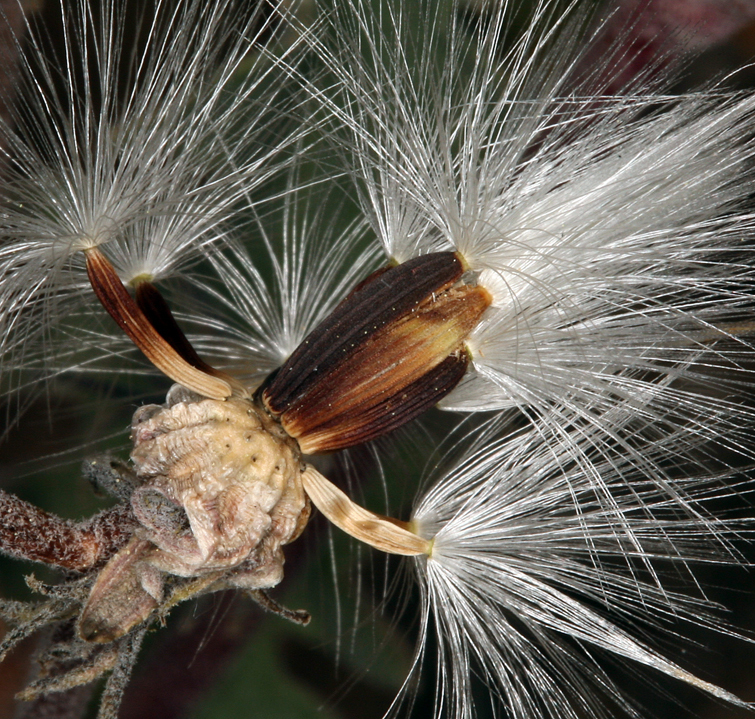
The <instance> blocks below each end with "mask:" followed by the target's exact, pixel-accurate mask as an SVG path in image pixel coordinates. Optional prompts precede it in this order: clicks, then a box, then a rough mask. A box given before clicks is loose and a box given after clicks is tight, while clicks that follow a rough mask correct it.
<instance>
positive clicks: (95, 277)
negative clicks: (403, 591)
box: [1, 247, 490, 716]
mask: <svg viewBox="0 0 755 719" xmlns="http://www.w3.org/2000/svg"><path fill="white" fill-rule="evenodd" d="M85 255H86V262H87V272H88V276H89V279H90V282H91V285H92V287H93V289H94V291H95V293H96V295H97V297H98V298H99V300H100V301H101V303H102V305H103V306H104V307H105V309H106V310H107V311H108V313H109V314H110V315H111V316H112V317H113V319H114V320H115V321H116V322H117V323H118V325H119V326H120V327H121V328H122V329H123V331H124V332H125V333H126V334H127V335H128V336H129V337H130V338H131V339H132V341H133V342H134V343H135V344H136V345H137V346H138V347H139V348H140V349H141V350H142V351H143V353H144V354H145V356H146V357H147V358H148V359H149V360H150V361H151V362H152V363H153V364H154V365H155V366H156V367H157V368H159V369H160V370H161V371H162V372H164V373H165V374H166V375H167V376H168V377H170V378H171V379H173V380H174V381H175V382H176V383H177V384H176V385H174V386H173V388H172V389H171V390H170V392H169V393H168V395H167V398H166V402H165V404H163V405H146V406H143V407H140V408H139V409H138V410H137V411H136V413H135V414H134V417H133V420H132V425H131V440H132V442H133V449H132V451H131V458H130V459H131V463H130V465H128V466H127V465H124V464H121V463H118V462H116V461H113V460H109V459H102V460H98V461H93V462H90V463H88V464H87V465H86V473H87V474H89V475H90V477H91V478H92V479H93V480H94V481H95V483H96V484H97V485H98V486H99V487H101V488H103V489H104V490H105V491H108V492H109V493H110V494H112V495H113V496H115V497H117V498H118V499H119V500H121V502H120V503H119V504H118V505H116V506H115V507H114V508H112V509H110V510H106V511H105V512H102V513H100V514H99V515H97V516H96V517H94V518H93V519H91V520H88V521H86V522H82V523H79V524H73V523H70V522H66V521H63V520H61V519H59V518H57V517H54V516H51V515H48V514H46V513H44V512H42V511H40V510H39V509H37V508H35V507H33V506H31V505H28V504H26V503H24V502H21V500H18V499H16V498H13V497H11V496H9V495H7V496H4V497H3V499H4V501H5V506H6V511H5V512H4V515H5V516H6V517H8V518H9V522H8V523H3V530H2V531H3V536H2V549H3V550H4V551H6V552H8V553H11V554H15V555H16V556H20V557H22V558H25V559H30V560H35V561H40V562H43V563H45V564H47V565H51V566H54V567H59V568H62V569H65V570H68V571H69V572H72V573H73V574H72V575H71V576H74V578H73V579H69V580H68V581H65V582H64V583H63V584H62V585H61V586H60V587H55V588H49V587H45V586H43V585H41V584H40V583H39V582H37V581H36V580H34V579H33V578H32V579H30V580H29V581H30V586H31V587H32V588H33V589H34V590H35V591H37V592H40V593H42V594H43V595H45V600H44V601H43V602H41V603H40V604H38V605H33V606H29V605H25V604H19V603H6V604H5V605H3V607H2V608H1V611H2V613H3V615H4V617H5V618H6V619H7V620H8V621H9V622H10V623H11V624H13V625H14V626H15V627H16V628H15V629H14V631H12V632H11V633H10V634H9V635H8V637H7V638H6V640H5V642H4V644H3V646H2V651H3V652H6V651H7V650H8V649H9V648H10V647H12V646H13V645H14V644H15V643H17V642H18V641H19V640H20V639H21V638H23V637H25V636H27V635H28V634H30V633H31V632H34V631H36V630H37V629H38V628H40V627H41V626H44V625H46V624H49V623H51V622H57V623H59V625H60V629H59V631H58V634H57V635H56V636H55V638H54V639H53V640H52V641H53V644H52V647H51V650H50V651H51V652H53V653H54V654H56V656H57V655H60V654H61V652H62V654H63V655H65V656H66V657H67V658H68V659H67V660H66V662H64V663H63V664H61V663H60V662H58V663H53V664H52V665H50V664H49V662H47V660H45V659H44V657H43V660H42V665H43V667H44V666H48V665H49V666H52V667H53V668H52V669H48V670H47V671H46V672H45V671H44V670H43V672H42V676H41V678H40V679H38V680H37V681H36V682H35V683H34V684H33V685H31V686H30V687H29V688H28V689H26V690H25V691H24V692H22V694H21V695H20V697H21V698H22V699H31V698H34V697H36V696H38V695H39V694H40V693H45V692H55V691H63V690H66V689H70V688H71V687H74V686H77V685H79V684H82V683H87V682H90V681H92V680H93V679H94V678H96V677H97V676H99V675H101V674H103V673H106V672H111V673H112V674H111V678H110V680H109V683H108V686H107V689H106V690H105V700H104V703H103V707H102V710H101V712H102V713H101V716H110V715H111V714H110V713H109V712H111V707H116V708H117V705H118V701H119V699H118V698H119V696H120V694H121V693H122V691H123V686H124V684H125V680H126V679H127V677H128V674H129V672H130V670H131V666H132V665H133V661H134V658H135V655H136V652H137V650H138V647H139V645H140V643H141V641H142V638H143V636H144V633H145V631H146V629H147V628H148V627H149V626H151V625H152V624H154V623H159V622H162V621H164V619H165V617H166V615H167V614H168V612H169V611H170V609H171V608H172V607H174V606H175V605H176V604H178V603H179V602H182V601H184V600H187V599H190V598H193V597H196V596H199V595H201V594H206V593H210V592H216V591H219V590H223V589H229V588H234V589H241V590H244V591H245V592H246V593H247V594H248V595H249V596H250V597H251V598H252V599H254V600H256V601H257V602H259V603H260V604H262V606H263V607H264V608H266V609H268V610H272V611H274V612H276V613H277V614H280V615H282V616H284V617H285V618H287V619H290V620H292V621H296V622H298V623H303V624H305V623H307V622H308V621H309V615H308V614H307V613H306V612H302V611H291V610H288V609H286V608H284V607H281V606H280V605H278V604H277V603H276V602H275V601H274V600H273V599H272V598H270V597H269V596H268V595H267V594H266V592H265V590H267V589H269V588H271V587H274V586H276V585H277V584H278V583H279V582H280V581H281V580H282V578H283V564H284V555H283V547H284V546H285V545H286V544H288V543H290V542H292V541H294V540H295V539H296V538H297V537H298V536H299V535H300V534H301V532H302V531H303V529H304V527H305V526H306V524H307V522H308V520H309V516H310V501H311V502H312V503H313V504H315V506H317V507H318V508H319V509H320V510H321V511H322V513H323V514H324V515H325V516H326V517H327V518H328V519H329V520H330V521H331V522H333V523H334V524H335V525H337V526H338V527H340V528H341V529H343V530H344V531H346V532H347V533H349V534H351V535H352V536H353V537H356V538H357V539H359V540H361V541H363V542H366V543H367V544H369V545H371V546H373V547H376V548H377V549H380V550H382V551H384V552H389V553H394V554H402V555H409V556H411V555H422V554H430V553H431V547H432V543H431V542H430V541H428V540H427V539H425V538H423V537H420V536H418V534H416V533H415V532H414V531H412V528H411V526H410V525H409V524H408V523H406V522H402V521H399V520H396V519H392V518H388V517H383V516H381V515H378V514H375V513H373V512H371V511H369V510H367V509H364V508H362V507H360V506H358V505H356V504H355V503H354V502H352V501H351V499H349V497H348V496H347V495H346V494H344V493H343V492H342V491H341V490H340V489H338V488H337V487H336V486H335V485H333V484H332V483H331V482H330V481H329V480H327V479H326V478H325V477H324V476H323V475H322V474H320V473H319V472H318V471H317V470H316V469H315V468H314V467H313V466H312V465H311V464H309V463H308V462H307V461H306V459H305V455H307V454H314V453H319V452H327V451H333V450H338V449H343V448H346V447H349V446H353V445H355V444H359V443H362V442H365V441H368V440H371V439H374V438H375V437H378V436H380V435H382V434H384V433H386V432H388V431H391V430H393V429H395V428H396V427H398V426H400V425H401V424H404V423H405V422H407V421H409V420H410V419H412V418H414V417H416V416H417V415H418V414H420V413H421V412H423V411H424V410H426V409H428V408H429V407H431V406H432V405H434V404H435V403H436V402H437V401H438V400H439V399H440V398H442V397H443V396H444V395H445V394H447V393H448V392H449V391H451V389H453V387H454V386H455V385H456V384H457V382H458V381H459V380H460V379H461V377H462V376H463V375H464V372H465V370H466V367H467V363H468V353H467V350H466V348H465V346H464V340H465V338H466V336H467V335H468V334H469V332H470V331H471V330H472V329H473V328H474V327H475V325H476V324H477V322H478V321H479V319H480V317H481V316H482V314H483V312H484V311H485V309H486V308H487V306H488V305H489V303H490V297H489V295H488V293H487V291H486V290H485V289H483V288H481V287H478V286H477V284H476V282H475V280H474V277H473V276H471V275H470V274H469V273H468V272H466V269H465V266H464V263H463V261H462V260H461V259H460V257H459V256H458V255H456V254H454V253H451V252H441V253H434V254H430V255H425V256H422V257H418V258H416V259H414V260H412V261H409V262H406V263H404V264H402V265H397V266H394V267H389V268H386V269H383V270H380V271H378V272H376V273H374V274H373V275H371V276H370V277H368V278H367V279H366V280H364V281H363V282H361V283H360V284H359V285H358V286H357V287H356V288H355V289H354V290H353V291H352V293H351V294H350V295H349V296H348V297H347V298H346V299H345V300H344V301H343V302H341V304H340V305H338V306H337V307H336V309H335V310H334V311H333V313H332V314H331V315H330V316H329V317H328V318H327V319H326V320H325V321H324V322H323V323H322V324H321V325H320V326H319V327H317V328H316V329H315V330H314V331H313V332H312V333H311V334H310V335H309V336H308V337H307V338H306V339H305V340H304V342H303V343H302V344H301V346H300V347H299V349H297V350H296V351H295V352H294V353H293V355H292V356H291V357H290V359H289V360H288V361H287V362H286V363H285V364H284V365H283V366H282V367H281V368H280V369H279V370H278V371H276V372H275V373H273V375H271V377H269V378H268V380H266V381H265V382H264V383H263V384H262V386H260V387H259V388H258V389H257V391H256V392H255V394H254V396H253V397H252V396H251V394H250V392H249V391H248V390H247V388H246V387H244V386H243V385H242V384H241V383H240V382H238V381H237V380H236V379H235V378H233V377H230V376H228V375H226V374H225V373H223V372H220V371H218V370H215V369H214V368H212V367H210V366H209V365H208V364H206V363H205V362H204V361H203V360H201V358H200V357H199V356H198V355H197V353H196V352H195V351H194V349H193V348H192V346H191V345H190V343H189V342H188V340H187V338H186V336H185V335H184V334H183V332H182V331H181V329H180V328H179V326H178V324H177V323H176V321H175V319H174V318H173V315H172V314H171V312H170V310H169V308H168V306H167V304H166V303H165V301H164V300H163V298H162V296H161V295H160V293H159V291H158V290H157V288H156V287H155V286H154V285H153V284H151V282H150V281H149V279H148V278H144V277H140V278H139V279H138V281H136V282H134V283H132V284H134V285H135V288H134V294H133V296H132V294H131V293H130V292H129V291H128V289H127V288H126V287H125V286H124V284H123V283H122V282H121V280H120V278H119V276H118V274H117V273H116V271H115V269H114V268H113V266H112V264H111V263H110V262H109V260H108V259H107V257H106V256H105V254H104V253H103V252H102V251H101V250H100V249H98V248H96V247H92V248H88V249H86V250H85ZM22 535H23V541H19V537H20V536H22Z"/></svg>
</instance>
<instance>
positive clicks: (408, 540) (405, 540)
mask: <svg viewBox="0 0 755 719" xmlns="http://www.w3.org/2000/svg"><path fill="white" fill-rule="evenodd" d="M301 479H302V486H303V487H304V491H305V492H306V493H307V495H308V496H309V498H310V499H311V500H312V504H314V505H315V507H317V508H318V509H319V510H320V511H321V512H322V513H323V514H324V515H325V517H326V518H327V519H328V520H330V521H331V522H332V523H333V524H335V525H336V527H338V528H339V529H342V530H343V531H344V532H346V534H349V535H351V536H352V537H354V538H355V539H358V540H359V541H360V542H364V543H365V544H369V545H370V546H371V547H374V548H375V549H379V550H380V551H381V552H387V553H388V554H403V555H405V556H408V557H412V556H417V555H419V554H428V555H429V554H430V553H431V551H432V542H428V541H427V540H426V539H423V538H422V537H420V536H418V535H417V534H414V532H412V531H410V529H409V524H408V523H407V522H402V521H400V520H398V519H392V518H390V517H384V516H383V515H380V514H375V513H374V512H370V511H369V510H368V509H365V508H364V507H360V506H359V505H358V504H356V503H354V502H352V501H351V499H349V498H348V497H347V496H346V495H345V494H344V493H343V492H342V491H341V490H340V489H338V487H336V486H335V485H334V484H333V483H332V482H331V481H330V480H328V479H326V478H325V477H323V475H322V474H320V473H319V472H318V471H317V470H316V469H315V468H314V467H312V466H311V465H307V468H306V470H305V471H304V472H303V473H302V476H301Z"/></svg>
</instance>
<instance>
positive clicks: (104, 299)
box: [85, 247, 233, 400]
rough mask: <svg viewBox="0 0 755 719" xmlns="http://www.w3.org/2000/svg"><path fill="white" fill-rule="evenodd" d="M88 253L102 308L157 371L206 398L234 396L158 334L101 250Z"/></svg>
mask: <svg viewBox="0 0 755 719" xmlns="http://www.w3.org/2000/svg"><path fill="white" fill-rule="evenodd" d="M85 254H86V259H87V274H88V275H89V281H90V283H91V284H92V289H93V290H94V292H95V294H96V295H97V297H98V298H99V300H100V302H101V303H102V306H103V307H104V308H105V309H106V310H107V311H108V313H109V314H110V316H111V317H112V318H113V319H114V320H115V321H116V322H117V323H118V325H119V326H120V328H121V329H122V330H123V331H124V332H125V333H126V334H127V335H128V336H129V338H130V339H131V341H132V342H133V343H134V344H135V345H136V346H137V347H138V348H139V349H140V350H141V351H142V352H143V353H144V355H145V356H146V358H147V359H148V360H149V361H150V362H151V363H152V364H153V365H155V367H157V369H159V370H160V371H161V372H163V373H164V374H165V375H167V376H168V377H170V379H172V380H173V381H174V382H178V384H181V385H183V386H184V387H187V388H188V389H190V390H193V391H194V392H196V393H197V394H201V395H202V396H203V397H208V398H210V399H217V400H223V399H227V398H228V397H230V396H231V394H232V393H233V392H232V390H231V385H230V384H229V383H228V382H227V381H226V380H224V379H221V378H219V377H212V376H211V375H209V374H207V373H206V372H203V371H202V370H199V369H197V368H196V367H192V366H191V365H190V364H189V363H188V362H187V361H186V360H185V359H183V358H182V357H181V356H180V355H179V354H178V352H176V350H174V349H173V347H171V346H170V345H169V344H168V342H167V341H166V340H165V339H164V338H163V337H162V336H161V335H160V334H159V333H158V332H157V330H156V329H155V328H154V327H153V326H152V324H151V323H150V322H149V320H148V319H147V317H146V316H145V315H144V312H142V310H141V309H140V308H139V307H138V305H137V304H136V302H135V301H134V299H133V298H132V297H131V295H130V294H129V293H128V290H127V289H126V288H125V287H124V285H123V282H121V278H120V277H119V276H118V273H117V272H116V271H115V269H114V268H113V265H112V264H110V261H109V260H108V259H107V257H105V255H103V254H102V252H101V251H100V250H99V249H97V248H96V247H93V248H91V249H88V250H86V251H85Z"/></svg>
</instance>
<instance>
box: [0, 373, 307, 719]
mask: <svg viewBox="0 0 755 719" xmlns="http://www.w3.org/2000/svg"><path fill="white" fill-rule="evenodd" d="M271 423H272V420H270V419H269V418H266V417H265V416H264V415H260V414H259V413H256V412H255V411H254V410H253V408H252V405H251V403H250V402H249V401H247V400H238V401H234V400H229V401H228V402H225V403H222V402H217V401H215V400H210V399H204V398H201V397H197V396H196V395H193V394H192V393H191V392H189V391H187V390H185V389H183V388H180V387H175V388H174V389H173V390H172V391H171V393H170V395H169V397H168V401H167V402H166V404H165V405H164V406H157V405H150V406H146V407H142V408H140V409H139V410H138V411H137V413H136V415H135V417H134V422H133V427H132V431H133V437H134V450H133V452H132V465H131V466H130V467H129V466H127V465H125V464H124V463H122V462H119V461H117V460H114V459H112V458H110V457H102V458H98V459H95V460H91V461H89V462H87V463H85V466H84V474H85V475H86V476H87V477H89V478H90V479H91V480H92V481H93V483H94V484H95V486H96V488H97V489H99V490H102V491H105V492H107V493H108V494H111V495H113V496H114V497H116V498H117V499H118V500H120V503H119V504H117V505H116V506H115V507H113V508H112V509H110V510H106V511H105V512H102V513H100V514H99V515H97V517H95V518H94V519H92V520H87V521H85V522H80V523H78V524H76V523H72V522H67V521H64V520H61V519H59V518H57V517H54V516H52V515H49V514H47V513H45V512H42V511H41V510H39V509H37V508H35V507H33V506H32V505H28V504H26V503H22V502H21V501H20V500H18V499H16V498H14V497H11V496H10V495H5V494H4V495H2V496H1V497H0V499H2V500H3V501H5V504H7V505H13V506H14V508H15V509H16V510H17V511H18V510H19V509H23V510H24V512H23V514H22V516H23V519H24V520H25V524H26V525H27V526H28V527H31V526H34V527H35V528H36V539H35V541H34V542H32V543H29V542H27V543H26V547H27V549H28V551H25V549H24V546H22V545H21V544H20V543H19V542H18V541H17V539H18V536H19V535H18V534H17V535H16V541H15V543H14V544H13V545H12V546H13V554H14V555H15V556H17V557H24V558H27V559H34V560H36V561H42V562H44V563H45V564H48V565H50V566H53V567H60V568H64V569H66V570H67V571H66V572H65V574H64V576H63V578H62V580H61V583H60V584H59V585H56V586H49V585H45V584H43V583H41V582H40V581H38V580H37V579H36V578H35V577H34V576H33V575H31V576H29V577H28V578H27V583H28V585H29V587H30V588H31V589H32V590H33V591H34V592H35V593H36V594H39V595H41V597H42V599H41V600H39V601H32V602H20V601H10V600H3V601H1V602H0V616H2V618H3V619H4V620H5V621H6V623H7V624H8V625H9V626H10V630H9V631H8V633H7V634H6V636H5V638H4V640H3V642H2V643H1V644H0V660H1V659H2V658H4V657H5V656H6V654H7V652H8V651H9V650H10V649H12V648H13V647H14V646H16V644H18V643H19V642H20V641H21V640H23V639H25V638H26V637H28V636H29V635H31V634H33V633H35V632H37V631H38V630H40V629H43V628H46V627H47V628H49V627H52V628H53V629H52V630H51V631H49V632H48V636H47V638H46V642H45V648H44V649H43V651H42V652H41V653H40V654H39V656H38V663H39V669H40V670H39V675H38V677H37V678H36V679H35V680H34V681H33V682H32V683H31V684H30V685H29V686H28V687H27V688H26V689H25V690H24V691H23V692H21V693H20V694H19V698H20V699H23V700H25V701H32V700H35V699H37V698H38V697H39V696H41V695H44V694H47V693H51V692H65V691H68V690H69V689H71V688H73V687H76V686H79V685H82V684H87V683H89V682H91V681H93V680H94V679H97V678H98V677H100V676H101V675H103V674H106V673H109V674H110V677H109V679H108V681H107V683H106V687H105V691H104V694H103V697H102V701H101V707H100V714H99V716H100V717H101V718H102V719H104V718H106V717H114V716H116V712H117V707H118V705H119V702H120V697H121V694H122V693H123V689H124V686H125V684H126V682H127V680H128V677H129V675H130V672H131V669H132V667H133V664H134V662H135V660H136V655H137V653H138V650H139V647H140V645H141V642H142V640H143V638H144V635H145V632H146V631H147V630H148V628H149V627H150V626H152V625H154V624H159V623H162V622H163V621H164V620H165V617H166V616H167V614H168V612H169V611H170V610H171V609H172V608H173V607H174V606H175V605H176V604H178V603H180V602H183V601H185V600H188V599H192V598H194V597H197V596H199V595H201V594H206V593H210V592H215V591H219V590H222V589H228V588H229V587H241V588H244V589H246V590H248V591H247V595H248V596H249V597H250V598H251V599H253V600H255V601H256V602H257V603H259V604H260V605H261V606H262V607H263V608H264V609H265V610H267V611H271V612H274V613H276V614H279V615H281V616H283V617H285V618H286V619H289V620H291V621H294V622H296V623H298V624H306V623H307V622H308V621H309V615H308V614H307V613H306V612H303V611H300V610H299V611H294V610H289V609H287V608H285V607H282V606H281V605H279V604H278V603H277V602H276V601H275V600H274V599H272V598H271V597H269V596H268V595H267V593H266V592H265V591H264V590H265V589H266V588H269V587H272V586H275V585H276V584H278V582H279V581H280V580H281V578H282V573H283V561H284V559H283V553H282V549H281V547H282V545H284V544H286V543H288V542H290V541H292V540H293V539H295V538H296V537H297V536H298V535H299V534H300V532H301V530H302V529H303V527H304V526H305V524H306V521H307V519H308V517H309V503H308V502H307V500H306V497H305V495H304V492H303V489H302V484H301V480H300V478H299V476H300V474H301V471H302V463H301V458H300V454H299V453H298V450H297V449H296V448H295V446H294V445H293V441H292V440H291V439H290V438H286V437H284V436H282V432H280V430H279V431H278V432H277V433H276V435H277V436H276V435H274V434H272V433H270V432H268V431H267V430H266V429H264V426H265V425H268V426H269V425H270V424H271ZM200 489H201V491H200ZM19 514H21V513H20V512H19ZM95 520H96V521H95ZM16 523H17V524H20V523H21V521H20V520H19V521H17V522H16ZM93 527H94V529H93ZM95 530H96V531H95ZM32 534H33V533H32V532H29V533H28V536H31V535H32ZM22 536H26V535H22ZM93 536H96V537H97V539H98V540H99V543H98V544H97V545H96V546H97V551H95V550H93V549H91V547H90V545H91V544H92V543H93V539H92V538H93ZM11 539H12V538H11V537H10V536H9V535H7V534H6V536H4V538H3V545H2V549H3V550H4V551H6V552H8V548H9V547H10V546H11ZM42 546H45V548H46V551H45V552H42V551H41V547H42ZM72 548H75V549H79V551H78V553H74V551H73V549H72ZM24 555H26V556H24ZM87 562H88V563H89V564H88V566H87Z"/></svg>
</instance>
